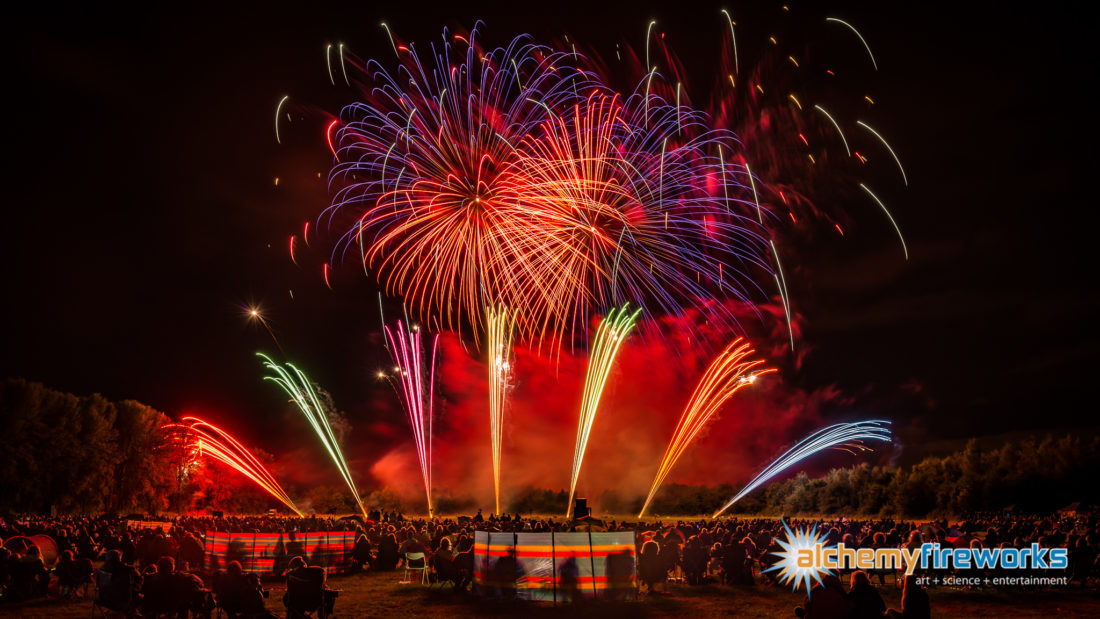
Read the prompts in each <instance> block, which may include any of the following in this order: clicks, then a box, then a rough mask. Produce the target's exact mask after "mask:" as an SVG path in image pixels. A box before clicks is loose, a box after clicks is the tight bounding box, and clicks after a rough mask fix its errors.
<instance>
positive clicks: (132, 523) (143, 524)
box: [126, 520, 172, 533]
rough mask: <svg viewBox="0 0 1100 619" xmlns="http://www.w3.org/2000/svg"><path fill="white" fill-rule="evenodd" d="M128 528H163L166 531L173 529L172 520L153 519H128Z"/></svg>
mask: <svg viewBox="0 0 1100 619" xmlns="http://www.w3.org/2000/svg"><path fill="white" fill-rule="evenodd" d="M126 528H128V529H163V530H164V532H165V533H167V532H168V531H170V530H172V523H171V522H166V521H165V522H157V521H153V520H127V521H126Z"/></svg>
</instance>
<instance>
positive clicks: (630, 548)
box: [474, 531, 637, 602]
mask: <svg viewBox="0 0 1100 619" xmlns="http://www.w3.org/2000/svg"><path fill="white" fill-rule="evenodd" d="M634 551H635V546H634V532H633V531H625V532H615V533H603V532H598V533H498V532H489V531H476V532H475V533H474V583H475V584H476V586H477V590H478V592H479V593H481V594H482V595H487V596H500V597H513V596H514V597H516V598H519V599H527V600H544V601H555V602H557V601H569V600H571V599H573V598H575V597H577V596H583V597H600V598H616V599H633V598H634V597H635V595H636V589H635V588H634V583H635V579H636V576H637V564H636V562H635V555H634Z"/></svg>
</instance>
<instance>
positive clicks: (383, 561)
mask: <svg viewBox="0 0 1100 619" xmlns="http://www.w3.org/2000/svg"><path fill="white" fill-rule="evenodd" d="M400 559H401V553H400V552H398V546H397V537H396V536H395V535H394V534H393V533H387V534H385V535H383V536H382V541H380V542H379V543H378V556H377V557H375V563H374V568H375V569H379V570H392V569H394V568H395V567H397V562H398V561H399V560H400Z"/></svg>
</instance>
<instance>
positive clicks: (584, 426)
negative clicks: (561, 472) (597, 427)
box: [566, 305, 642, 515]
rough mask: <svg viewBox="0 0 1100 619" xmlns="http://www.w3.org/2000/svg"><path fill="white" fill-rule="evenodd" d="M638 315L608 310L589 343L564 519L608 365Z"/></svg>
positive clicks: (581, 462) (609, 368)
mask: <svg viewBox="0 0 1100 619" xmlns="http://www.w3.org/2000/svg"><path fill="white" fill-rule="evenodd" d="M641 311H642V310H641V308H638V309H636V310H634V311H633V312H630V311H629V306H627V305H624V306H622V307H621V308H618V309H612V310H611V311H610V312H608V313H607V316H605V317H604V319H603V320H602V321H600V326H599V328H598V329H597V330H596V336H595V337H594V338H593V340H592V350H591V351H590V352H589V354H588V370H587V372H586V373H585V375H584V396H583V399H582V400H581V410H580V415H579V417H578V419H577V444H576V446H575V447H574V448H573V474H572V476H571V478H570V481H569V503H568V505H569V507H568V511H567V513H566V515H569V514H570V513H572V510H573V495H574V494H576V492H577V478H578V477H579V476H580V474H581V465H582V464H583V463H584V453H585V450H587V449H588V436H589V434H590V433H591V432H592V424H593V422H595V421H596V412H597V411H598V410H599V407H600V398H601V397H602V396H603V390H604V387H606V386H607V377H608V376H609V375H610V374H611V365H612V364H613V363H614V362H615V356H616V355H617V354H618V353H619V348H620V347H621V346H622V345H623V341H624V340H626V336H627V334H629V333H630V330H631V329H633V328H634V323H635V322H636V321H637V319H638V314H640V313H641Z"/></svg>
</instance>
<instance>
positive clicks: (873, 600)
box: [848, 570, 886, 619]
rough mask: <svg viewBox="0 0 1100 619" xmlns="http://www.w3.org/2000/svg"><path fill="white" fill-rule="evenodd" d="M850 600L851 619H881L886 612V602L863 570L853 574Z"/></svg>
mask: <svg viewBox="0 0 1100 619" xmlns="http://www.w3.org/2000/svg"><path fill="white" fill-rule="evenodd" d="M848 600H849V601H850V602H851V603H852V614H851V619H881V617H882V615H883V614H884V613H885V612H886V602H883V601H882V596H881V595H879V592H878V590H877V589H875V588H874V586H873V585H871V579H870V578H869V577H868V576H867V572H864V571H863V570H856V571H854V572H852V580H851V588H850V589H849V590H848Z"/></svg>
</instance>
